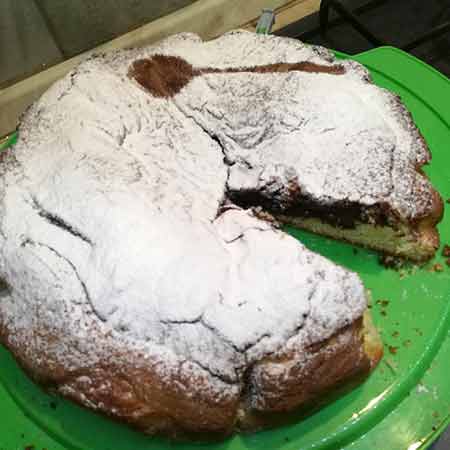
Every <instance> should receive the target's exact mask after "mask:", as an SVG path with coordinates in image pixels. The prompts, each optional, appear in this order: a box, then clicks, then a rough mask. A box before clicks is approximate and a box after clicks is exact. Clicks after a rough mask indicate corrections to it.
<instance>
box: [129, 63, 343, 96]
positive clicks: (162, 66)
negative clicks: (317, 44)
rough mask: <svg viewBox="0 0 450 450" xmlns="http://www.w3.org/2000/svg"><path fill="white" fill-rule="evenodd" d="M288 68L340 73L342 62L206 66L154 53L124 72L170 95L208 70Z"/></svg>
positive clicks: (158, 92)
mask: <svg viewBox="0 0 450 450" xmlns="http://www.w3.org/2000/svg"><path fill="white" fill-rule="evenodd" d="M292 71H300V72H310V73H328V74H332V75H342V74H344V73H345V69H344V67H343V66H342V65H336V66H325V65H321V64H315V63H311V62H307V61H303V62H299V63H277V64H266V65H263V66H254V67H242V68H229V69H217V68H213V67H207V68H203V69H194V68H193V67H192V66H191V64H189V63H188V62H187V61H186V60H185V59H183V58H179V57H177V56H166V55H154V56H152V57H151V58H145V59H138V60H136V61H134V62H133V63H132V64H131V66H130V69H129V72H128V75H129V76H130V77H131V78H134V79H135V80H136V81H137V82H138V83H139V84H140V85H141V86H142V87H144V88H145V89H146V90H148V91H149V92H150V93H151V94H153V95H154V96H155V97H165V98H169V97H173V96H174V95H175V94H177V93H178V92H180V90H181V89H182V88H183V87H184V86H186V85H187V84H188V83H189V82H190V81H191V80H192V79H193V78H194V77H196V76H200V75H204V74H209V73H241V72H249V73H275V72H277V73H285V72H292Z"/></svg>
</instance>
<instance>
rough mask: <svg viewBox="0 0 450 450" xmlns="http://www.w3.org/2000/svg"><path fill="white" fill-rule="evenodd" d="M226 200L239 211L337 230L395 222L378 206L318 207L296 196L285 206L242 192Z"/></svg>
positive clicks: (252, 192)
mask: <svg viewBox="0 0 450 450" xmlns="http://www.w3.org/2000/svg"><path fill="white" fill-rule="evenodd" d="M228 196H229V198H230V200H232V201H233V202H234V203H235V204H236V205H239V206H241V207H242V208H251V207H258V206H260V207H262V208H263V209H265V210H267V211H269V212H270V213H272V214H273V215H274V216H275V217H277V216H279V215H282V216H286V217H303V218H309V217H311V218H317V219H320V220H321V221H322V222H325V223H328V224H330V225H332V226H335V227H339V228H355V226H356V225H357V224H358V223H370V224H373V225H379V226H387V225H389V226H391V227H395V225H396V223H397V221H396V220H395V216H394V215H393V214H392V212H390V210H389V207H388V205H385V204H382V203H379V204H375V205H371V206H364V205H361V204H360V203H357V202H351V201H348V200H342V201H338V202H334V203H333V204H326V205H325V204H322V203H318V202H316V201H314V200H312V199H311V198H309V197H306V196H304V195H301V194H300V195H297V196H296V197H295V199H292V200H293V201H292V202H291V203H290V204H289V205H285V204H282V203H280V202H279V201H277V200H276V199H275V198H269V197H266V196H264V195H262V193H261V192H260V191H256V190H245V191H244V190H242V191H230V192H228Z"/></svg>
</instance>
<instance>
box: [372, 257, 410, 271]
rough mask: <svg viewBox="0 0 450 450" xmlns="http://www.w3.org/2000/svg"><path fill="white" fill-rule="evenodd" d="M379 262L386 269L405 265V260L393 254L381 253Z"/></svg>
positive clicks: (398, 268)
mask: <svg viewBox="0 0 450 450" xmlns="http://www.w3.org/2000/svg"><path fill="white" fill-rule="evenodd" d="M378 261H379V263H380V264H381V265H382V266H384V267H386V269H394V270H400V269H401V268H402V267H403V266H404V265H405V260H404V259H402V258H399V257H397V256H392V255H380V256H379V258H378Z"/></svg>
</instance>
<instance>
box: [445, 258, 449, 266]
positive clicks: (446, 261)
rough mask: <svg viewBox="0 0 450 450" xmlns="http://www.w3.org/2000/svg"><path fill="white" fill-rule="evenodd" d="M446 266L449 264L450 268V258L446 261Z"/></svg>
mask: <svg viewBox="0 0 450 450" xmlns="http://www.w3.org/2000/svg"><path fill="white" fill-rule="evenodd" d="M445 264H447V266H450V258H447V259H446V260H445Z"/></svg>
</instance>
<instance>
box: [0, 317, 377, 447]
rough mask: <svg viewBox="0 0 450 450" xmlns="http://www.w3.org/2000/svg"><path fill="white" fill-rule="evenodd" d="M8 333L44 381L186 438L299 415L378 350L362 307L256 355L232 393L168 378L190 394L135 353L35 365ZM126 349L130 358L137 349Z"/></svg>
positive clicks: (363, 368)
mask: <svg viewBox="0 0 450 450" xmlns="http://www.w3.org/2000/svg"><path fill="white" fill-rule="evenodd" d="M36 334H37V335H39V339H44V340H45V339H48V340H53V339H55V337H54V336H50V335H46V333H45V330H40V331H37V332H36ZM10 337H11V336H10V335H9V333H8V330H7V327H6V326H4V324H0V340H1V342H2V343H3V344H4V345H5V346H6V347H7V348H8V349H9V350H10V351H11V352H12V354H13V355H14V357H15V359H16V361H17V362H18V363H19V365H20V366H21V367H22V368H23V369H24V371H25V372H26V373H27V374H28V375H29V376H30V377H31V378H32V379H33V380H34V381H36V382H37V383H38V384H40V385H41V386H42V387H43V388H44V389H46V390H48V391H50V392H53V393H57V394H60V395H62V396H63V397H66V398H68V399H70V400H72V401H75V402H76V403H78V404H80V405H82V406H84V407H87V408H89V409H93V410H95V411H96V412H101V413H103V414H106V415H108V416H109V417H110V418H112V419H114V420H117V421H119V422H123V423H126V424H128V425H130V426H132V427H133V428H135V429H137V430H139V431H141V432H144V433H147V434H163V435H165V436H168V437H169V438H172V439H176V440H191V441H192V440H194V441H195V440H197V441H205V440H218V439H223V438H225V437H227V436H229V435H231V434H233V433H234V432H237V431H256V430H261V429H266V428H270V427H274V426H278V425H280V424H286V423H292V422H293V421H299V420H300V419H301V418H302V417H304V416H306V415H309V414H311V413H312V412H314V411H316V410H317V409H319V408H320V407H321V406H323V405H324V404H325V403H328V402H330V401H331V400H333V399H335V398H336V397H337V396H338V395H341V394H342V393H343V392H347V391H348V390H349V389H351V388H353V387H355V386H356V385H357V384H359V383H361V382H362V381H363V380H364V379H365V378H366V377H367V376H368V375H369V373H370V372H371V371H372V370H373V369H374V368H375V367H376V365H377V364H378V362H379V361H380V359H381V358H382V356H383V344H382V342H381V340H380V337H379V335H378V332H377V330H376V329H375V327H374V326H373V324H372V320H371V316H370V311H369V310H366V312H365V313H364V315H363V317H361V318H359V319H358V320H356V321H354V322H353V323H352V324H350V325H348V326H346V327H344V328H342V329H341V330H340V331H338V332H337V333H335V334H334V335H333V336H331V337H330V338H328V339H327V340H325V341H322V342H319V343H316V344H314V345H311V346H309V347H307V348H306V349H305V348H301V349H290V350H289V351H285V352H283V351H281V352H279V353H278V354H277V355H276V356H266V357H265V358H264V359H263V360H260V361H258V362H257V363H256V364H255V365H254V366H253V367H252V368H251V369H250V370H249V372H248V373H246V374H245V376H244V382H243V384H242V389H241V390H240V392H239V393H238V395H235V396H233V395H230V396H223V397H214V396H211V397H209V396H208V394H207V393H206V394H205V392H207V390H206V391H203V393H202V394H201V393H199V390H198V389H196V388H195V384H196V383H199V382H201V380H199V379H186V378H184V374H183V373H182V372H180V376H179V378H178V379H176V378H174V379H173V380H172V383H173V384H174V385H176V384H177V383H180V384H183V385H184V386H186V387H187V388H189V384H191V387H192V393H191V395H186V394H185V393H183V392H181V391H180V392H177V389H176V387H175V386H174V385H173V386H172V388H171V389H167V380H163V379H161V377H160V375H159V374H158V371H156V370H153V369H152V365H151V364H150V365H148V364H141V362H142V361H138V360H136V364H129V365H123V364H116V363H114V362H111V360H105V361H100V362H97V363H95V364H92V365H91V366H88V367H84V368H78V369H76V370H74V371H70V370H68V369H66V368H65V367H62V366H55V364H54V362H53V361H46V360H45V357H44V355H41V356H40V357H39V358H38V359H39V363H38V365H37V364H36V362H35V361H32V360H31V359H30V355H27V352H26V351H24V349H23V347H22V346H16V344H15V342H17V340H15V339H10ZM111 351H113V349H111ZM129 356H131V358H130V360H133V359H134V358H139V357H140V356H142V355H139V354H135V355H129ZM85 380H89V383H86V381H85ZM188 390H189V389H188Z"/></svg>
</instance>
